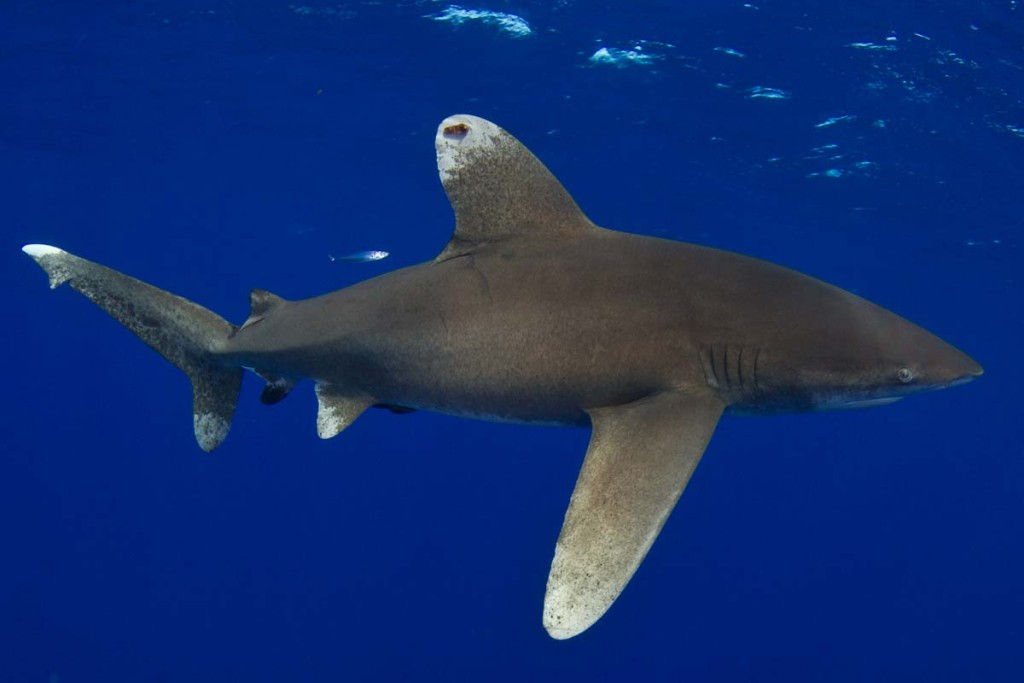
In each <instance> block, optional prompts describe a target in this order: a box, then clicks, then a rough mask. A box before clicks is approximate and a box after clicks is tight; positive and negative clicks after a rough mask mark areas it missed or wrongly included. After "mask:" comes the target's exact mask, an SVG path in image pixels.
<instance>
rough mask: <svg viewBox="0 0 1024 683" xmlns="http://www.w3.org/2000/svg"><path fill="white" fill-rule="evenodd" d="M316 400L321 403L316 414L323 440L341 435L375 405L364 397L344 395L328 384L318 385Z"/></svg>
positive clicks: (319, 432) (318, 433)
mask: <svg viewBox="0 0 1024 683" xmlns="http://www.w3.org/2000/svg"><path fill="white" fill-rule="evenodd" d="M316 399H317V401H319V403H320V408H319V410H318V411H317V414H316V433H317V436H319V437H320V438H321V439H330V438H332V437H335V436H337V435H338V434H341V432H343V431H344V430H345V429H346V428H347V427H348V426H349V425H350V424H352V423H353V422H355V421H356V418H357V417H359V416H360V415H362V414H363V412H364V411H365V410H366V409H367V408H369V407H370V406H372V405H373V404H374V403H375V401H372V400H370V399H368V398H365V397H363V396H351V395H349V394H344V393H342V392H341V391H340V390H339V389H338V388H337V387H335V386H333V385H331V384H328V383H326V382H317V383H316Z"/></svg>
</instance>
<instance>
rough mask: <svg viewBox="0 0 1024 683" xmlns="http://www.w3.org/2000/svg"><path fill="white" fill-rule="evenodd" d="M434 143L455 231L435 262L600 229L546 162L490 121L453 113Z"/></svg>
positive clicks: (438, 131)
mask: <svg viewBox="0 0 1024 683" xmlns="http://www.w3.org/2000/svg"><path fill="white" fill-rule="evenodd" d="M434 145H435V147H436V149H437V170H438V173H439V174H440V176H441V184H442V185H444V191H445V192H446V193H447V194H448V199H449V201H451V204H452V209H453V210H454V211H455V234H454V235H452V238H451V241H450V242H449V243H448V246H447V247H445V250H444V251H443V252H441V255H440V256H438V257H437V260H438V261H445V260H447V259H450V258H454V257H456V256H463V255H466V254H471V253H473V252H474V251H475V250H477V249H479V248H481V247H484V246H487V245H490V244H495V243H498V242H506V241H508V240H512V239H519V238H539V239H543V240H551V239H556V238H558V237H560V236H561V237H570V238H571V237H572V236H577V235H580V234H583V233H586V232H589V231H591V230H595V229H596V228H595V227H594V224H593V223H591V222H590V221H589V220H588V219H587V217H586V216H584V215H583V212H582V211H580V209H579V207H578V206H577V205H576V202H575V201H573V198H572V197H571V196H570V195H569V193H568V192H566V191H565V188H563V187H562V184H561V183H560V182H558V179H557V178H555V176H553V175H552V174H551V172H550V171H548V169H547V168H546V167H545V166H544V164H543V163H541V162H540V160H539V159H537V157H535V156H534V155H533V154H532V153H531V152H530V150H528V149H527V148H526V147H525V146H523V144H522V143H521V142H519V141H518V140H516V139H515V138H514V137H512V136H511V135H510V134H509V133H507V132H506V131H504V130H503V129H501V128H500V127H498V126H496V125H495V124H493V123H491V122H490V121H485V120H484V119H481V118H478V117H476V116H469V115H465V114H460V115H457V116H449V117H448V118H446V119H445V120H444V121H442V122H441V125H440V126H439V127H438V129H437V136H436V137H435V139H434Z"/></svg>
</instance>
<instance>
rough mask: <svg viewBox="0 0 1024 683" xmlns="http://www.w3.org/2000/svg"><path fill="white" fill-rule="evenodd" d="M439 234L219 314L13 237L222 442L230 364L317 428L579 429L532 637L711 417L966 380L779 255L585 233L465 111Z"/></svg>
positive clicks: (635, 538) (669, 494) (540, 169)
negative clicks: (235, 317) (128, 337)
mask: <svg viewBox="0 0 1024 683" xmlns="http://www.w3.org/2000/svg"><path fill="white" fill-rule="evenodd" d="M436 147H437V162H438V169H439V171H440V175H441V182H442V184H443V185H444V189H445V191H446V192H447V193H448V198H449V199H450V200H451V204H452V207H453V208H454V210H455V233H454V235H453V236H452V238H451V240H450V241H449V243H448V245H447V246H446V247H445V249H444V251H443V252H441V255H440V256H438V257H437V258H436V259H434V260H433V261H429V262H427V263H424V264H421V265H417V266H413V267H410V268H404V269H402V270H397V271H393V272H390V273H387V274H385V275H382V276H380V277H376V278H373V279H371V280H367V281H365V282H361V283H359V284H357V285H354V286H352V287H348V288H346V289H343V290H340V291H337V292H333V293H331V294H326V295H324V296H320V297H316V298H314V299H308V300H304V301H285V300H284V299H281V298H279V297H277V296H274V295H273V294H270V293H268V292H265V291H261V290H253V292H252V294H251V304H252V312H251V314H250V316H249V318H248V320H246V321H245V322H244V323H243V324H242V325H241V326H240V327H235V326H233V325H231V324H229V323H228V322H226V321H225V320H223V319H222V318H220V317H219V316H217V315H216V314H214V313H211V312H210V311H208V310H206V309H204V308H202V307H200V306H198V305H196V304H193V303H191V302H190V301H187V300H185V299H182V298H180V297H177V296H174V295H172V294H169V293H167V292H165V291H163V290H160V289H157V288H155V287H152V286H150V285H147V284H145V283H143V282H140V281H138V280H135V279H133V278H130V277H128V276H126V275H122V274H121V273H118V272H116V271H113V270H110V269H108V268H105V267H103V266H100V265H98V264H95V263H92V262H90V261H86V260H84V259H81V258H78V257H77V256H73V255H72V254H69V253H67V252H65V251H63V250H61V249H57V248H56V247H50V246H46V245H39V244H34V245H28V246H26V247H24V250H25V252H26V253H28V254H29V255H30V256H31V257H32V258H34V259H35V260H36V261H37V262H38V263H39V265H40V266H42V267H43V269H44V270H45V271H46V272H47V274H48V275H49V278H50V285H51V287H56V286H58V285H60V284H61V283H64V282H67V283H69V284H70V285H71V286H72V287H73V288H74V289H76V290H78V291H79V292H81V293H82V294H84V295H85V296H87V297H88V298H89V299H91V300H92V301H93V302H94V303H96V304H97V305H98V306H100V307H101V308H102V309H103V310H105V311H106V312H107V313H109V314H110V315H112V316H113V317H114V318H116V319H117V320H118V321H120V322H121V323H122V324H123V325H125V326H126V327H127V328H129V329H130V330H131V331H132V332H134V333H135V334H136V335H138V336H139V337H140V338H141V339H142V340H143V341H145V342H146V343H147V344H149V345H150V346H151V347H153V348H154V349H155V350H156V351H158V352H159V353H160V354H161V355H163V356H164V357H165V358H167V359H168V360H170V361H171V362H172V363H174V364H175V365H177V366H178V367H179V368H181V369H182V370H184V371H185V372H186V373H187V374H188V376H189V377H190V379H191V380H192V386H193V417H194V427H195V434H196V439H197V440H198V442H199V445H200V446H201V447H202V448H203V449H204V450H207V451H210V450H213V449H214V448H216V447H217V446H218V445H219V444H220V443H221V441H223V439H224V437H225V436H226V435H227V432H228V428H229V426H230V424H231V418H232V415H233V413H234V410H235V404H236V402H237V399H238V392H239V387H240V385H241V381H242V374H243V368H250V369H253V370H254V371H255V372H256V373H257V374H258V375H260V376H261V377H263V378H264V379H265V380H266V381H267V386H266V388H265V389H264V392H263V396H262V398H263V401H264V402H265V403H274V402H276V401H278V400H280V399H282V398H284V396H285V395H286V394H287V393H288V391H290V390H291V388H292V386H294V384H295V383H296V382H298V381H300V380H303V379H311V380H313V381H315V382H316V394H317V397H318V398H319V403H320V408H319V414H318V415H317V430H318V433H319V434H320V436H321V437H323V438H329V437H332V436H335V435H336V434H338V433H339V432H341V431H342V430H343V429H345V427H347V426H348V425H350V424H351V423H352V421H353V420H355V419H356V418H357V417H359V415H360V414H361V413H362V412H363V411H364V410H366V409H367V408H368V407H371V406H386V407H389V408H392V409H393V410H395V411H396V412H401V411H403V410H408V409H423V410H433V411H439V412H444V413H451V414H454V415H462V416H466V417H477V418H485V419H494V420H508V421H513V422H529V423H544V424H556V425H583V426H585V425H588V424H589V425H591V426H592V428H593V432H592V434H591V440H590V446H589V448H588V450H587V455H586V459H585V461H584V464H583V469H582V471H581V472H580V475H579V479H578V481H577V483H576V489H575V491H574V493H573V495H572V500H571V502H570V504H569V509H568V512H567V513H566V516H565V522H564V524H563V526H562V532H561V535H560V536H559V538H558V543H557V545H556V547H555V556H554V560H553V562H552V565H551V573H550V575H549V577H548V586H547V594H546V596H545V603H544V626H545V628H547V630H548V632H549V633H550V634H551V635H552V636H553V637H555V638H559V639H561V638H569V637H572V636H574V635H576V634H578V633H580V632H582V631H583V630H585V629H586V628H588V627H589V626H590V625H591V624H593V623H594V622H595V621H596V620H597V619H598V618H599V617H600V616H601V615H602V614H604V612H605V611H606V610H607V609H608V607H609V606H610V605H611V604H612V602H613V601H614V600H615V599H616V598H617V597H618V595H619V593H620V592H621V591H622V589H623V588H624V586H625V585H626V583H627V582H628V581H629V579H630V577H631V576H632V575H633V572H634V571H635V570H636V568H637V566H638V565H639V564H640V562H641V560H642V559H643V557H644V555H645V554H646V553H647V551H648V549H649V548H650V546H651V544H652V543H653V542H654V539H655V537H656V536H657V535H658V532H659V531H660V530H661V527H662V525H663V524H664V522H665V519H666V518H667V517H668V515H669V512H671V510H672V508H673V506H674V505H675V503H676V500H677V499H678V498H679V495H680V494H681V493H682V491H683V488H684V487H685V486H686V482H687V481H688V480H689V478H690V475H691V474H692V473H693V470H694V468H695V467H696V466H697V462H698V460H699V459H700V457H701V454H702V453H703V452H704V449H705V447H706V446H707V443H708V441H709V439H710V438H711V434H712V432H713V431H714V429H715V425H716V424H717V423H718V420H719V417H720V416H721V415H722V413H723V412H726V411H728V412H744V413H772V412H780V411H803V410H819V409H823V408H830V407H847V406H857V405H872V404H878V403H884V402H889V401H893V400H897V399H899V398H901V397H903V396H905V395H907V394H910V393H916V392H919V391H925V390H931V389H938V388H942V387H947V386H950V385H953V384H958V383H961V382H964V381H966V380H968V379H971V378H973V377H976V376H978V375H980V374H981V372H982V370H981V367H980V366H979V365H978V364H977V363H975V362H974V361H973V360H971V358H969V357H968V356H966V355H965V354H963V353H961V352H960V351H958V350H957V349H955V348H953V347H952V346H950V345H949V344H947V343H945V342H944V341H942V340H941V339H939V338H938V337H936V336H934V335H932V334H930V333H929V332H926V331H925V330H923V329H921V328H920V327H917V326H916V325H914V324H912V323H910V322H908V321H906V320H904V319H902V318H900V317H898V316H896V315H894V314H892V313H890V312H888V311H886V310H885V309H882V308H880V307H878V306H876V305H874V304H872V303H870V302H868V301H865V300H864V299H861V298H859V297H857V296H855V295H853V294H850V293H849V292H846V291H843V290H841V289H839V288H837V287H833V286H831V285H828V284H826V283H824V282H821V281H819V280H816V279H814V278H811V277H808V276H806V275H801V274H800V273H796V272H794V271H792V270H788V269H786V268H782V267H780V266H776V265H773V264H771V263H766V262H764V261H759V260H756V259H752V258H748V257H745V256H740V255H737V254H733V253H730V252H725V251H718V250H715V249H708V248H705V247H700V246H696V245H693V244H684V243H681V242H675V241H670V240H663V239H656V238H653V237H644V236H639V235H631V234H627V233H622V232H616V231H613V230H607V229H604V228H600V227H597V226H596V225H594V224H593V223H591V222H590V220H588V219H587V217H586V216H584V215H583V213H582V212H581V211H580V210H579V208H578V207H577V206H576V203H575V202H574V201H573V199H572V197H570V196H569V194H568V193H567V192H566V191H565V190H564V189H563V188H562V185H561V184H560V183H559V182H558V181H557V180H556V179H555V178H554V177H553V176H552V175H551V174H550V173H549V172H548V170H547V169H546V168H545V167H544V165H543V164H542V163H541V162H540V161H539V160H538V159H537V158H536V157H534V156H533V155H532V154H531V153H530V152H529V150H527V149H526V148H525V147H524V146H523V145H522V144H520V143H519V141H518V140H516V139H515V138H513V137H512V136H511V135H509V134H508V133H506V132H505V131H504V130H502V129H501V128H499V127H498V126H496V125H494V124H493V123H490V122H489V121H485V120H483V119H479V118H476V117H473V116H452V117H449V118H448V119H445V120H444V121H443V122H442V123H441V125H440V127H439V129H438V132H437V137H436Z"/></svg>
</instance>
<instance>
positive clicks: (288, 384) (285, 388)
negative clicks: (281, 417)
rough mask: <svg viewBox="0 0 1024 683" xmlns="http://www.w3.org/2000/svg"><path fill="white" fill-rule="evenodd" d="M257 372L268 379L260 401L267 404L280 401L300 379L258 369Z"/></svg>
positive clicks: (270, 404)
mask: <svg viewBox="0 0 1024 683" xmlns="http://www.w3.org/2000/svg"><path fill="white" fill-rule="evenodd" d="M256 374H257V375H259V376H260V377H262V378H263V379H265V380H266V381H267V384H266V386H265V387H263V391H262V392H261V393H260V403H262V404H263V405H265V406H272V405H274V404H275V403H280V402H281V401H283V400H284V398H285V397H286V396H287V395H288V394H289V393H291V390H292V389H294V388H295V385H296V384H298V380H295V379H292V378H291V377H278V376H277V375H273V374H271V373H269V372H263V371H261V370H256Z"/></svg>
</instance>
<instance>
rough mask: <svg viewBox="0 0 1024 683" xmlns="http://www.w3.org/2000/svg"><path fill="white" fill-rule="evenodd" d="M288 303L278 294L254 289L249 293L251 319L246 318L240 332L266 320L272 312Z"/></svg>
mask: <svg viewBox="0 0 1024 683" xmlns="http://www.w3.org/2000/svg"><path fill="white" fill-rule="evenodd" d="M284 303H286V302H285V300H284V299H282V298H281V297H279V296H278V295H276V294H271V293H270V292H268V291H267V290H265V289H253V290H250V291H249V317H248V318H246V320H245V322H244V323H242V326H241V327H240V328H238V329H239V330H244V329H245V328H247V327H252V326H253V325H255V324H256V323H258V322H259V321H261V320H263V319H264V318H266V317H267V316H268V315H269V314H270V312H271V311H273V310H274V309H275V308H277V307H278V306H281V305H282V304H284Z"/></svg>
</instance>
